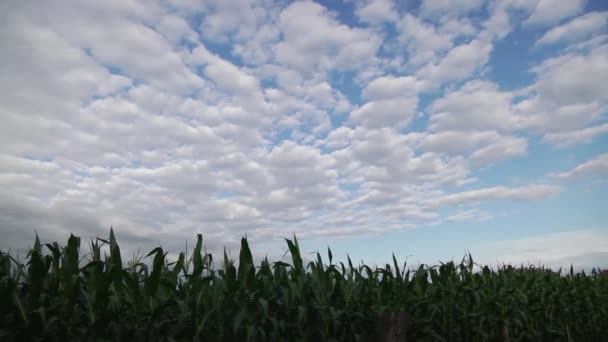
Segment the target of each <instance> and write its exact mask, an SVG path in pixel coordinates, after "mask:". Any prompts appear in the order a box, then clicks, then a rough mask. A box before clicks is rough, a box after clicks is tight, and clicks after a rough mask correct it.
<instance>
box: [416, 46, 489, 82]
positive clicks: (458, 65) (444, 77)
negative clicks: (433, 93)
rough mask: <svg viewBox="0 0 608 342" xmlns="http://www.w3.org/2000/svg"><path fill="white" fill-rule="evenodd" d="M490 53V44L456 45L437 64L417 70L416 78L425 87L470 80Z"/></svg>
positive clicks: (485, 61)
mask: <svg viewBox="0 0 608 342" xmlns="http://www.w3.org/2000/svg"><path fill="white" fill-rule="evenodd" d="M490 52H492V44H491V43H489V42H486V41H482V40H479V39H474V40H471V41H470V42H468V43H464V44H461V45H458V46H456V47H454V48H453V49H451V50H450V51H448V53H447V54H446V55H445V57H443V59H441V60H440V61H439V62H437V63H433V62H431V63H428V64H426V65H425V66H424V67H422V68H421V69H419V70H418V72H417V74H416V76H417V77H418V78H419V79H421V80H422V81H423V82H424V84H425V87H427V88H436V87H440V86H441V85H442V84H443V83H445V82H450V81H460V80H464V79H467V78H470V77H471V76H473V75H474V73H475V72H476V71H478V70H479V69H480V68H481V67H482V66H483V65H485V64H486V63H487V62H488V60H489V58H490Z"/></svg>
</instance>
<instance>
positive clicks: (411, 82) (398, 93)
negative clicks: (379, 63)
mask: <svg viewBox="0 0 608 342" xmlns="http://www.w3.org/2000/svg"><path fill="white" fill-rule="evenodd" d="M419 87H420V86H419V82H418V80H416V79H415V78H414V77H412V76H402V77H395V76H383V77H378V78H376V79H374V80H372V81H371V82H369V83H368V84H367V85H366V86H365V88H364V89H363V91H362V92H361V95H362V96H363V98H365V99H367V100H383V99H391V98H397V97H409V96H413V95H416V94H417V92H418V89H419Z"/></svg>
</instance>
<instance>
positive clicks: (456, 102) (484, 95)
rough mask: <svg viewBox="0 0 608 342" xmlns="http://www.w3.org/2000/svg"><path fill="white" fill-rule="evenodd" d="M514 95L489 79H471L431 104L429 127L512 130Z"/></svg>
mask: <svg viewBox="0 0 608 342" xmlns="http://www.w3.org/2000/svg"><path fill="white" fill-rule="evenodd" d="M512 99H513V95H512V94H511V93H509V92H501V91H500V90H499V89H498V87H497V86H496V85H495V84H493V83H491V82H486V81H477V80H476V81H470V82H468V83H466V84H464V85H463V86H462V87H461V88H460V89H458V90H455V91H451V92H448V93H447V94H445V95H444V96H443V97H441V98H439V99H437V100H436V101H434V102H433V103H432V104H431V105H430V107H429V112H430V115H431V116H430V119H429V120H430V122H429V128H430V129H431V130H434V131H442V130H465V131H467V130H488V129H489V130H494V129H500V130H509V129H510V128H512V127H513V126H514V124H515V118H514V116H513V113H512V109H511V101H512Z"/></svg>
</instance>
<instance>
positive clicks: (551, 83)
mask: <svg viewBox="0 0 608 342" xmlns="http://www.w3.org/2000/svg"><path fill="white" fill-rule="evenodd" d="M533 71H534V72H535V73H536V75H537V79H536V82H535V83H534V84H532V85H531V86H529V87H528V88H527V89H525V91H526V92H528V97H527V98H525V99H524V100H522V101H520V102H518V103H517V104H516V105H514V108H513V109H514V112H515V113H516V114H517V115H518V116H519V117H520V118H521V121H520V122H519V125H520V127H521V128H527V129H533V130H540V131H546V130H553V131H567V130H574V129H579V128H582V127H585V126H587V125H589V124H590V123H591V122H592V121H593V120H595V119H597V118H598V117H599V116H600V115H601V114H602V112H604V111H605V110H606V108H607V107H606V106H607V105H608V90H606V89H604V88H605V87H598V86H597V85H598V84H601V83H602V82H603V80H604V79H606V77H608V46H606V45H603V46H599V47H595V48H592V49H591V50H590V51H588V52H583V53H580V52H571V53H567V54H564V55H561V56H558V57H553V58H549V59H547V60H545V61H543V62H542V63H541V64H540V65H538V66H537V67H535V68H533Z"/></svg>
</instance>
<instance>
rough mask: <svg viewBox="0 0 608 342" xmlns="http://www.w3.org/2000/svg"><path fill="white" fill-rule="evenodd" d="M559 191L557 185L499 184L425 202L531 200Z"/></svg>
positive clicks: (431, 204)
mask: <svg viewBox="0 0 608 342" xmlns="http://www.w3.org/2000/svg"><path fill="white" fill-rule="evenodd" d="M559 191H560V188H559V187H558V186H555V185H530V186H525V187H519V188H507V187H502V186H498V187H492V188H482V189H476V190H468V191H463V192H459V193H454V194H449V195H445V196H442V197H439V198H436V199H431V200H428V201H426V202H425V205H427V206H429V207H432V208H442V207H446V206H455V205H462V204H468V203H472V202H479V201H487V200H497V199H510V200H524V201H530V200H539V199H542V198H547V197H550V196H553V195H555V194H557V193H558V192H559Z"/></svg>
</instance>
